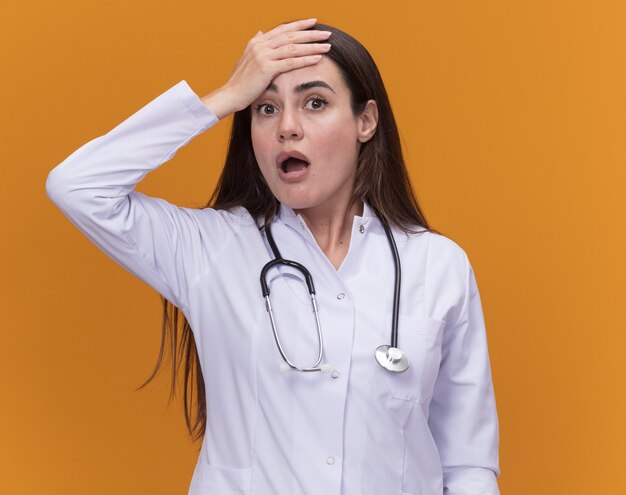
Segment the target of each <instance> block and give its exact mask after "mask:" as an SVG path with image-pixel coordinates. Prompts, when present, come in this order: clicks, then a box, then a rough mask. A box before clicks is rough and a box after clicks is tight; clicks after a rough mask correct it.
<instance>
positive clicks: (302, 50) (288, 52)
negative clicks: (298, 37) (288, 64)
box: [272, 43, 331, 60]
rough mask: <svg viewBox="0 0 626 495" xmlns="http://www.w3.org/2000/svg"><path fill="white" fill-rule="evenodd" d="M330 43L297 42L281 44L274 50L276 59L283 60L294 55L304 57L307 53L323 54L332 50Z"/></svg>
mask: <svg viewBox="0 0 626 495" xmlns="http://www.w3.org/2000/svg"><path fill="white" fill-rule="evenodd" d="M330 47H331V45H330V43H309V44H303V45H300V44H295V43H290V44H288V45H285V46H281V47H280V48H277V49H275V50H274V51H273V54H274V55H273V57H272V58H273V59H274V60H283V59H288V58H292V57H304V56H307V55H321V54H324V53H326V52H328V50H330Z"/></svg>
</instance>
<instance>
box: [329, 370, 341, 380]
mask: <svg viewBox="0 0 626 495" xmlns="http://www.w3.org/2000/svg"><path fill="white" fill-rule="evenodd" d="M330 376H332V377H333V378H335V379H337V378H339V377H340V376H341V373H339V372H338V371H337V370H333V371H332V372H331V373H330Z"/></svg>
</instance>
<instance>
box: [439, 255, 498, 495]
mask: <svg viewBox="0 0 626 495" xmlns="http://www.w3.org/2000/svg"><path fill="white" fill-rule="evenodd" d="M463 255H464V256H463V257H464V263H465V270H464V272H465V290H464V293H465V296H464V300H463V303H462V305H461V309H460V311H459V312H458V315H459V316H458V318H457V319H456V321H453V322H451V324H450V325H449V326H448V325H446V327H445V328H444V340H443V350H442V361H441V365H440V369H439V375H438V377H437V381H436V383H435V389H434V393H433V398H432V401H431V404H430V412H429V421H428V422H429V426H430V429H431V432H432V434H433V437H434V439H435V442H436V444H437V448H438V449H439V455H440V458H441V463H442V468H443V482H444V483H443V484H444V493H445V494H446V495H498V494H499V489H498V484H497V480H496V477H497V476H499V474H500V469H499V458H498V444H499V433H498V416H497V412H496V404H495V397H494V390H493V384H492V378H491V367H490V362H489V354H488V349H487V337H486V332H485V322H484V318H483V311H482V306H481V302H480V295H479V293H478V287H477V285H476V278H475V276H474V271H473V269H472V266H471V264H470V262H469V260H468V258H467V255H466V254H465V252H463Z"/></svg>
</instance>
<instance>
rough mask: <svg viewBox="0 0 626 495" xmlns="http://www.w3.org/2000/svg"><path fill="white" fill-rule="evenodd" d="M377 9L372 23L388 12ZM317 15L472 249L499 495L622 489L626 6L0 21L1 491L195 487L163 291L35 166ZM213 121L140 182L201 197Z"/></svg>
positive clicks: (192, 447) (245, 10)
mask: <svg viewBox="0 0 626 495" xmlns="http://www.w3.org/2000/svg"><path fill="white" fill-rule="evenodd" d="M383 7H384V8H383ZM310 16H317V17H318V19H319V20H320V21H321V22H326V23H329V24H333V25H336V26H337V27H340V28H342V29H344V30H346V31H347V32H349V33H351V34H353V35H354V36H355V37H356V38H358V39H359V40H361V41H362V42H363V43H364V44H365V46H367V47H368V48H369V50H370V51H371V53H372V55H373V56H374V58H375V59H376V61H377V63H378V64H379V68H380V70H381V72H382V74H383V77H384V79H385V82H386V85H387V89H388V91H389V93H390V97H391V100H392V104H393V106H394V110H395V113H396V117H397V120H398V124H399V127H400V129H401V136H402V139H403V142H404V144H405V147H406V157H407V160H408V162H409V164H410V167H411V173H412V177H413V179H414V181H415V184H416V189H417V192H418V196H419V198H420V201H421V202H422V205H423V206H424V208H425V211H426V214H427V218H428V219H429V221H430V222H432V224H433V226H434V227H435V228H437V229H439V230H441V231H442V232H443V233H444V234H446V235H448V236H450V237H451V238H453V239H454V240H456V241H457V242H458V243H459V244H460V245H461V246H462V247H463V248H464V249H465V250H466V251H467V253H468V255H469V257H470V260H471V262H472V264H473V266H474V270H475V273H476V276H477V281H478V285H479V289H480V292H481V298H482V301H483V308H484V313H485V318H486V324H487V331H488V338H489V345H490V353H491V360H492V369H493V377H494V384H495V390H496V399H497V405H498V411H499V415H500V424H501V451H500V455H501V468H502V475H501V477H500V480H499V482H500V488H501V491H502V493H503V495H504V494H509V495H518V494H519V495H521V494H552V495H553V494H563V495H566V494H567V495H571V494H586V495H588V494H596V493H626V481H625V478H624V476H623V474H622V472H621V471H622V470H623V462H624V460H626V455H625V454H624V445H625V442H626V426H624V421H625V419H626V414H625V413H626V411H625V409H626V407H625V403H626V401H625V399H624V389H625V381H624V377H625V375H626V373H625V371H624V364H623V363H624V358H625V357H626V356H625V354H626V352H625V349H626V326H625V325H624V310H625V307H626V304H625V303H626V297H625V296H626V289H625V280H626V262H625V261H624V254H625V253H626V245H625V244H626V243H625V239H626V235H625V234H624V215H625V213H626V202H625V194H624V187H625V185H626V181H625V179H626V172H625V163H626V147H625V142H626V141H625V135H626V132H625V131H626V96H625V95H626V91H625V88H626V37H625V35H624V32H625V31H624V29H625V27H624V26H625V24H624V21H625V20H626V7H625V6H624V2H621V1H618V0H615V1H613V2H609V1H595V2H591V1H588V2H577V1H572V0H569V1H565V0H562V1H546V0H541V1H537V0H524V1H505V2H502V1H496V0H489V1H474V2H460V1H459V2H449V1H444V2H434V1H431V2H423V1H415V2H406V3H400V2H393V1H386V2H384V3H378V2H367V1H343V2H338V1H336V0H333V1H325V0H320V1H318V2H315V3H314V5H313V4H307V5H306V6H304V5H303V4H302V3H301V2H292V1H284V0H276V1H272V2H256V1H254V2H253V1H247V2H220V3H219V4H218V3H215V2H211V1H207V0H205V1H196V0H193V1H191V0H186V1H181V0H179V1H176V2H173V1H172V2H168V1H162V2H147V1H143V0H135V1H132V2H128V1H122V0H114V1H106V2H105V1H101V0H99V1H91V2H85V1H76V0H58V1H55V2H51V1H50V2H28V3H22V4H18V3H17V2H12V4H11V5H10V6H3V12H2V22H1V24H2V30H0V37H2V39H1V40H0V41H1V43H0V54H1V60H0V62H1V65H0V67H1V68H2V69H1V70H2V73H3V76H2V79H1V82H0V84H1V89H2V91H1V92H0V97H1V98H2V101H1V103H2V111H1V125H2V128H1V131H2V132H1V133H0V136H1V137H0V139H1V140H2V148H3V150H4V152H3V157H2V179H1V180H0V201H1V206H2V208H1V211H2V217H3V218H2V225H4V228H3V240H2V243H0V263H1V266H0V270H1V279H2V284H1V285H0V287H1V290H2V294H1V295H2V297H1V299H0V300H1V301H2V310H3V311H2V324H1V326H0V331H1V332H2V334H1V343H0V390H1V391H2V407H1V409H0V493H6V494H29V495H30V494H33V495H34V494H39V493H47V494H68V495H69V494H84V493H90V494H93V495H96V494H136V493H150V494H152V495H157V494H174V493H177V494H178V493H180V494H182V493H186V490H187V487H188V484H189V481H190V479H191V474H192V472H193V468H194V465H195V462H196V458H197V455H198V449H199V446H200V444H199V443H198V444H192V443H191V442H190V440H189V439H188V437H187V434H186V429H185V425H184V421H183V416H182V412H181V407H180V402H179V401H177V402H175V403H173V405H172V406H170V407H169V409H168V408H167V388H168V385H169V377H168V374H167V373H162V374H161V375H160V376H159V378H158V379H157V380H156V382H153V383H152V384H151V385H149V386H148V387H147V388H146V389H144V390H143V391H140V392H134V391H133V389H134V388H135V387H137V386H138V385H139V384H141V383H142V382H143V381H144V380H145V379H146V378H147V376H148V374H149V372H150V371H151V370H152V366H153V364H154V362H155V359H156V357H157V352H158V348H159V344H160V325H161V306H160V301H159V297H158V295H157V293H156V292H154V291H153V290H152V289H151V288H149V287H148V286H146V285H144V284H143V283H142V282H140V281H139V280H138V279H135V278H134V277H133V276H131V275H129V274H128V272H126V271H125V270H123V269H122V268H120V267H119V266H117V265H115V264H114V263H113V262H112V261H111V260H110V259H109V258H107V257H106V256H105V255H104V254H102V253H101V252H100V251H99V250H97V249H96V248H95V247H94V246H93V245H92V244H91V243H90V241H88V240H87V239H86V238H84V237H83V235H82V234H81V233H80V232H79V231H78V230H77V229H76V228H75V227H73V226H72V225H71V224H70V222H69V221H68V220H67V219H66V218H65V217H64V216H63V215H62V214H61V212H60V211H59V210H58V209H57V208H56V207H55V206H54V205H53V204H52V203H51V202H50V201H49V200H48V199H47V197H46V195H45V188H44V185H45V180H46V177H47V174H48V172H49V171H50V170H51V169H52V168H53V167H54V166H56V165H57V164H58V163H60V162H61V161H62V160H63V159H64V158H66V157H67V156H68V155H69V154H70V153H71V152H73V151H74V150H75V149H77V148H78V147H79V146H81V145H82V144H84V143H85V142H87V141H88V140H90V139H93V138H94V137H96V136H99V135H101V134H104V133H105V132H107V131H108V130H110V129H112V128H113V127H114V126H116V125H117V124H119V123H120V122H121V121H122V120H124V119H125V118H127V117H128V116H130V115H131V114H132V113H134V112H135V111H137V110H139V108H141V107H142V106H143V105H145V104H146V103H148V102H149V101H150V100H152V99H153V98H155V97H156V96H158V95H159V94H161V93H162V92H164V91H165V90H166V89H168V88H169V87H171V86H172V85H174V84H175V83H177V82H178V81H180V80H181V79H185V80H186V81H187V82H188V83H189V84H190V86H191V87H192V88H193V89H194V91H196V93H198V95H199V96H203V95H205V94H208V93H209V92H211V91H212V90H213V89H215V88H217V87H218V86H219V85H221V84H223V83H224V82H225V81H226V79H227V78H228V76H229V75H230V71H231V69H232V67H233V66H234V64H235V62H236V60H237V58H238V55H239V53H240V52H241V50H242V49H243V47H244V46H245V43H246V42H247V40H248V39H249V38H250V37H252V36H253V35H254V34H255V33H256V31H257V30H259V29H261V30H264V31H265V30H268V29H269V28H271V27H272V26H274V25H275V24H277V23H279V22H281V21H284V20H291V19H296V18H301V17H310ZM227 132H228V123H227V122H223V123H220V124H219V125H218V126H217V127H214V128H213V129H210V130H209V131H207V132H206V133H205V134H203V135H202V136H200V137H198V138H197V139H195V140H194V141H193V142H191V143H189V144H188V145H187V146H186V147H185V148H184V149H182V150H180V151H179V153H178V154H177V155H176V157H175V158H174V159H173V160H172V161H171V162H169V163H168V164H166V165H165V166H164V167H162V168H161V169H159V170H158V171H156V172H154V173H152V174H151V175H149V176H148V177H147V178H146V180H145V181H144V182H142V183H141V184H140V186H139V187H138V190H140V191H142V192H144V193H146V194H151V195H154V196H159V197H163V198H166V199H168V200H169V201H171V202H174V203H177V204H180V205H183V206H201V205H202V204H203V203H205V202H206V200H207V198H208V197H209V195H210V192H211V191H212V188H213V186H214V183H215V179H216V177H217V174H218V171H219V169H220V166H221V163H222V161H223V158H224V154H225V148H226V137H227Z"/></svg>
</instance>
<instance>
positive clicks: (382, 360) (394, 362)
mask: <svg viewBox="0 0 626 495" xmlns="http://www.w3.org/2000/svg"><path fill="white" fill-rule="evenodd" d="M375 213H376V215H377V217H378V218H379V220H380V222H381V224H382V226H383V229H384V230H385V234H386V236H387V240H388V241H389V247H390V248H391V252H392V255H393V262H394V268H395V279H394V291H393V311H392V320H391V345H381V346H379V347H378V348H377V349H376V352H375V357H376V360H377V361H378V363H379V364H380V365H381V366H382V367H383V368H386V369H387V370H389V371H395V372H402V371H405V370H406V369H407V368H408V366H409V363H408V360H407V358H406V355H405V354H404V353H403V352H402V351H400V350H399V349H398V319H399V314H400V291H401V276H402V274H401V267H400V255H399V253H398V247H397V245H396V241H395V239H394V237H393V233H392V232H391V228H390V227H389V224H388V222H387V220H386V219H385V218H384V217H383V216H382V215H380V214H379V213H378V212H375ZM265 233H266V236H267V240H268V242H269V245H270V248H271V250H272V253H273V254H274V259H273V260H270V261H269V262H268V263H266V264H265V266H263V268H262V270H261V276H260V282H261V290H262V292H263V297H264V299H265V308H266V310H267V312H268V314H269V318H270V323H271V326H272V332H273V334H274V340H275V341H276V345H277V347H278V350H279V352H280V355H281V356H282V358H283V360H284V362H285V363H287V365H288V366H289V367H290V368H292V369H295V370H298V371H321V370H322V368H320V367H318V366H319V364H320V363H321V361H322V357H323V353H324V344H323V341H322V329H321V326H320V320H319V313H318V310H317V303H316V300H315V285H314V284H313V277H312V276H311V273H310V272H309V271H308V270H307V268H306V267H305V266H304V265H302V264H301V263H298V262H297V261H293V260H287V259H285V258H283V257H282V255H281V254H280V251H279V250H278V246H277V245H276V241H275V240H274V236H273V235H272V231H271V227H270V225H269V224H268V225H266V226H265ZM279 265H286V266H290V267H292V268H295V269H296V270H298V271H299V272H300V273H302V274H303V275H304V278H305V281H306V284H307V288H308V291H309V295H310V297H311V305H312V307H313V313H314V315H315V324H316V327H317V335H318V344H319V347H318V349H319V352H318V357H317V360H316V362H315V364H313V366H310V367H304V368H302V367H299V366H296V365H295V364H294V363H292V362H291V361H290V360H289V358H287V355H286V353H285V351H284V349H283V346H282V344H281V342H280V337H279V336H278V330H277V329H276V321H275V319H274V311H273V309H272V303H271V301H270V289H269V286H268V284H267V280H266V278H267V272H268V271H269V270H271V269H272V268H274V267H276V266H279ZM324 366H326V365H324Z"/></svg>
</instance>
